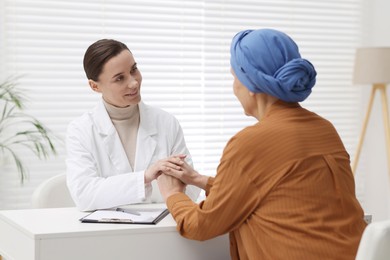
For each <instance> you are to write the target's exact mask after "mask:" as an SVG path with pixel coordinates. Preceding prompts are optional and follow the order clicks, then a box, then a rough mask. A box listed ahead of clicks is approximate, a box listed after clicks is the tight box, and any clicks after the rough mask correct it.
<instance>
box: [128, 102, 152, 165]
mask: <svg viewBox="0 0 390 260" xmlns="http://www.w3.org/2000/svg"><path fill="white" fill-rule="evenodd" d="M139 112H140V125H139V129H138V137H137V150H136V155H135V165H134V167H135V169H134V170H135V171H142V170H145V169H146V168H148V167H149V165H150V163H151V160H152V157H153V154H154V151H155V149H156V146H157V141H156V134H157V129H156V126H155V123H154V122H153V115H151V111H150V109H149V107H148V106H147V105H145V104H144V103H143V102H140V103H139Z"/></svg>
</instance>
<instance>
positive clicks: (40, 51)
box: [0, 0, 361, 209]
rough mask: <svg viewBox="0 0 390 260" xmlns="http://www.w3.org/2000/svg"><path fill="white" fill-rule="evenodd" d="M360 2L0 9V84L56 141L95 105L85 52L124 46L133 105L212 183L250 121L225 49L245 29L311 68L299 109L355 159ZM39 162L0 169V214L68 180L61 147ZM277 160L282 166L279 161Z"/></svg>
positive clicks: (13, 1)
mask: <svg viewBox="0 0 390 260" xmlns="http://www.w3.org/2000/svg"><path fill="white" fill-rule="evenodd" d="M360 5H361V3H360V1H359V0H337V1H335V0H333V1H311V0H268V1H267V0H245V1H232V0H225V1H223V0H204V1H196V0H193V1H190V0H170V1H158V0H143V1H130V0H116V1H103V0H100V1H99V0H88V1H82V2H80V1H76V0H35V1H29V0H0V8H1V10H0V15H1V18H0V19H1V20H0V23H1V24H0V40H1V43H0V48H1V50H0V54H1V58H0V66H1V67H0V68H1V72H0V73H1V79H4V78H6V77H8V76H13V75H21V76H22V77H21V78H20V80H19V87H20V88H23V89H24V90H25V92H26V94H27V95H28V97H29V99H30V102H29V103H28V108H29V110H28V113H30V114H32V115H34V116H36V117H37V118H39V119H40V120H41V121H42V122H43V123H45V124H46V125H47V126H48V127H49V128H50V129H51V130H52V131H53V132H54V133H55V134H56V135H57V136H58V137H59V139H62V140H63V139H64V137H65V131H66V127H67V124H68V123H69V122H70V121H71V120H72V119H73V118H75V117H77V116H79V115H81V114H82V113H83V112H85V111H87V110H89V109H91V108H92V107H93V106H94V105H95V103H96V101H97V100H98V99H99V98H100V96H99V95H98V94H95V93H94V92H92V91H91V90H90V89H89V87H88V85H87V80H86V78H85V75H84V71H83V67H82V59H83V55H84V52H85V50H86V48H87V47H88V46H89V45H90V44H91V43H92V42H94V41H96V40H98V39H101V38H114V39H117V40H120V41H123V42H124V43H126V44H127V45H128V47H129V48H130V49H131V50H132V52H133V54H134V56H135V59H136V61H137V63H138V65H139V69H140V71H141V73H142V75H143V84H142V89H141V93H142V99H143V100H144V101H145V102H146V103H148V104H150V105H154V106H158V107H161V108H163V109H165V110H167V111H168V112H171V113H172V114H174V115H175V116H176V117H177V118H178V119H179V121H180V122H181V125H182V127H183V130H184V133H185V137H186V141H187V145H188V147H189V150H190V152H191V155H192V157H193V160H194V164H195V167H196V169H197V170H198V171H200V172H202V173H204V174H208V175H214V174H215V170H216V167H217V165H218V162H219V158H220V156H221V153H222V149H223V147H224V146H225V144H226V142H227V141H228V140H229V138H230V137H231V136H233V135H234V134H235V133H236V132H237V131H238V130H240V129H242V128H243V127H245V126H248V125H250V124H253V123H254V122H255V120H254V119H253V118H248V117H246V116H245V115H244V114H243V111H242V108H241V106H240V104H239V102H238V101H237V100H236V98H235V97H234V95H233V92H232V76H231V75H230V72H229V69H230V65H229V58H230V54H229V47H230V41H231V39H232V37H233V36H234V35H235V33H237V32H238V31H240V30H243V29H248V28H252V29H257V28H266V27H268V28H275V29H279V30H282V31H285V32H286V33H288V34H290V35H291V36H292V37H293V38H294V39H295V40H296V41H297V43H298V45H299V46H300V49H301V54H302V56H303V57H305V58H307V59H309V60H310V61H312V63H313V64H314V65H315V67H316V69H317V72H318V78H317V85H316V86H315V87H314V88H313V93H312V95H311V96H310V97H309V99H308V100H307V101H305V102H303V106H305V107H307V108H309V109H311V110H313V111H315V112H317V113H318V114H320V115H322V116H324V117H325V118H327V119H329V120H330V121H332V122H333V123H334V125H335V126H336V128H337V129H338V131H339V133H340V135H341V137H342V139H343V141H344V143H345V146H346V148H347V150H348V151H349V152H350V154H351V155H353V149H354V148H355V146H356V140H357V134H358V129H360V127H359V125H358V122H359V120H358V119H359V118H358V115H357V113H356V110H357V108H358V103H359V101H360V100H359V92H358V91H357V89H356V88H354V87H352V83H351V75H352V64H353V59H354V49H355V47H356V46H358V45H359V42H360V34H361V32H360V28H359V19H360V12H361V6H360ZM57 148H58V151H59V155H58V156H57V157H50V158H49V159H48V160H44V161H40V160H37V159H36V158H35V157H33V156H32V155H31V154H30V153H28V152H24V151H19V152H21V153H22V154H23V157H24V159H25V162H26V165H28V167H29V169H30V170H29V171H30V177H29V180H28V181H27V182H26V183H25V184H24V185H22V186H21V185H20V183H19V179H18V175H17V172H16V169H14V168H13V167H11V166H9V165H8V166H6V165H4V164H3V165H0V170H1V174H0V208H3V209H4V208H7V209H8V208H28V207H29V203H30V196H31V193H32V191H33V190H34V188H35V187H36V186H37V185H38V184H39V183H40V182H42V181H43V180H44V179H47V178H48V177H50V176H53V175H55V174H58V173H61V172H64V171H65V163H64V160H65V146H64V144H63V143H62V144H61V143H58V144H57ZM281 160H282V159H281Z"/></svg>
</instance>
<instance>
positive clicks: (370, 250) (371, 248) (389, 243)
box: [356, 220, 390, 260]
mask: <svg viewBox="0 0 390 260" xmlns="http://www.w3.org/2000/svg"><path fill="white" fill-rule="evenodd" d="M389 259H390V220H387V221H379V222H373V223H371V224H369V225H368V226H367V227H366V229H365V230H364V232H363V236H362V239H361V240H360V245H359V249H358V251H357V255H356V260H389Z"/></svg>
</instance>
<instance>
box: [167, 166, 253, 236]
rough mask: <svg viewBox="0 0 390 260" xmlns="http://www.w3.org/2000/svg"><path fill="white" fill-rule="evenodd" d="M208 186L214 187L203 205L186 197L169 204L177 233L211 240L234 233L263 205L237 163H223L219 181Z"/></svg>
mask: <svg viewBox="0 0 390 260" xmlns="http://www.w3.org/2000/svg"><path fill="white" fill-rule="evenodd" d="M207 186H209V187H210V190H209V192H208V196H207V198H206V200H204V201H202V202H201V203H199V204H195V203H193V202H192V201H191V200H190V199H189V198H188V196H186V195H185V194H183V193H179V194H175V195H172V196H170V197H169V198H168V200H167V206H168V209H169V211H170V212H171V214H172V216H173V218H174V219H175V220H176V222H177V230H178V231H179V232H180V234H181V235H182V236H184V237H186V238H189V239H194V240H207V239H211V238H213V237H217V236H219V235H222V234H225V233H227V232H230V231H232V230H234V229H235V228H237V227H238V226H240V225H241V224H242V223H243V222H244V221H245V220H246V219H247V218H248V217H249V216H250V215H251V214H252V212H253V211H254V209H255V208H256V207H257V205H258V203H259V196H257V189H256V187H255V185H254V184H253V183H252V181H251V180H250V179H249V178H248V177H245V176H243V172H242V167H240V166H239V165H235V163H234V162H229V161H224V162H222V163H221V164H220V165H219V167H218V173H217V175H216V177H215V179H214V178H210V179H209V181H208V183H207ZM207 186H206V190H207Z"/></svg>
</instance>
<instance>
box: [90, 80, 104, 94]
mask: <svg viewBox="0 0 390 260" xmlns="http://www.w3.org/2000/svg"><path fill="white" fill-rule="evenodd" d="M88 84H89V86H90V87H91V89H92V90H93V91H95V92H99V93H100V92H101V91H100V88H99V85H98V83H97V82H96V81H94V80H92V79H89V80H88Z"/></svg>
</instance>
